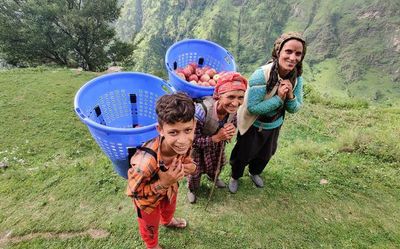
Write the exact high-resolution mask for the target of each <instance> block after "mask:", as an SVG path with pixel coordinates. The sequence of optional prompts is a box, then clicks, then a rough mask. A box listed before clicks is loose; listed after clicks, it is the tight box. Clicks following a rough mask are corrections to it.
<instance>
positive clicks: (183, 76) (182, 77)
mask: <svg viewBox="0 0 400 249" xmlns="http://www.w3.org/2000/svg"><path fill="white" fill-rule="evenodd" d="M177 75H178V76H179V78H181V79H183V80H186V77H185V75H184V74H183V73H177Z"/></svg>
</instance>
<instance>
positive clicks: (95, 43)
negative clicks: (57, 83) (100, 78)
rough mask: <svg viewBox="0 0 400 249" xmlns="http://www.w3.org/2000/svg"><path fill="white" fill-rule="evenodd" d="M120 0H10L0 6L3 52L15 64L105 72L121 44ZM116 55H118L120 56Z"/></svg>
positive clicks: (0, 47) (0, 32)
mask: <svg viewBox="0 0 400 249" xmlns="http://www.w3.org/2000/svg"><path fill="white" fill-rule="evenodd" d="M117 3H118V0H90V1H89V0H53V1H47V0H19V1H16V0H15V1H12V0H5V1H4V3H3V4H2V5H1V6H0V22H1V23H2V25H1V26H0V50H1V52H2V53H3V54H4V55H5V60H6V61H7V62H8V63H10V64H14V65H24V64H29V65H32V64H33V65H34V64H41V63H48V62H53V63H57V64H60V65H67V66H76V65H80V66H81V67H82V68H83V69H85V70H91V71H98V70H102V69H103V68H104V67H105V66H106V64H107V63H108V62H109V61H110V58H109V57H107V49H108V48H109V47H110V45H111V44H119V45H121V44H120V43H117V41H116V39H115V38H114V37H115V31H114V29H113V27H111V25H110V24H111V23H112V22H114V21H116V19H117V18H118V16H119V11H120V8H119V7H118V5H117ZM115 57H116V56H114V58H115Z"/></svg>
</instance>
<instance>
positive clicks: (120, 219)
mask: <svg viewBox="0 0 400 249" xmlns="http://www.w3.org/2000/svg"><path fill="white" fill-rule="evenodd" d="M95 76H96V74H94V73H77V72H75V71H71V70H67V69H52V68H39V69H22V70H11V71H1V72H0V89H1V91H0V117H1V119H0V129H1V131H2V135H1V136H0V162H7V164H8V165H9V166H8V168H6V169H2V170H0V210H1V212H0V248H2V247H4V248H144V246H143V243H142V242H141V239H140V236H139V235H138V232H137V224H136V216H135V211H134V209H133V207H132V204H131V201H130V200H129V199H128V198H127V197H126V196H125V194H124V191H125V184H126V182H125V181H124V180H123V179H122V178H121V177H119V176H117V175H116V174H115V173H114V172H113V169H112V166H111V164H110V161H109V160H108V159H107V158H106V156H105V155H104V154H103V153H102V152H101V150H100V149H99V148H98V146H97V145H96V144H95V142H94V141H93V139H92V138H91V136H90V134H89V132H88V130H87V128H86V127H85V125H83V124H82V123H81V122H80V121H79V119H78V118H77V117H76V115H75V114H74V112H73V98H74V95H75V93H76V91H77V90H78V89H79V87H80V86H82V85H83V84H84V83H85V82H86V81H88V80H89V79H91V78H93V77H95ZM399 127H400V109H398V108H397V107H387V108H384V107H379V106H370V107H368V106H364V107H362V108H358V107H357V106H354V105H351V104H348V105H336V106H335V105H334V103H331V105H327V104H326V103H320V102H315V104H312V103H311V102H310V99H309V98H307V99H306V103H305V106H304V108H303V109H302V111H301V112H300V113H298V114H296V115H287V116H286V121H285V125H284V127H283V128H282V130H281V137H280V140H279V149H278V152H277V154H276V155H275V156H274V157H273V159H272V160H271V162H270V165H269V166H268V168H267V169H266V170H265V171H264V173H263V175H262V176H263V178H264V179H265V183H266V186H265V188H263V189H257V188H255V187H254V185H253V184H252V183H251V180H250V179H249V178H248V177H243V178H242V179H241V180H240V189H239V192H238V193H237V194H235V195H232V194H229V193H228V191H227V190H221V189H218V190H216V191H215V192H214V196H213V199H212V202H211V204H210V205H209V208H208V210H207V211H205V210H204V207H205V205H206V199H207V196H208V192H209V190H210V187H211V183H210V182H208V181H207V180H205V179H204V180H203V182H202V187H201V190H203V191H202V193H200V194H199V199H198V203H196V204H195V205H190V204H188V203H187V200H186V192H187V190H186V188H185V183H182V184H181V185H180V195H179V199H178V207H177V215H178V216H184V217H186V218H187V219H188V220H189V222H190V225H189V227H188V229H187V230H185V231H176V230H167V229H165V228H161V231H160V243H161V245H163V246H164V247H165V248H230V249H231V248H238V249H239V248H240V249H242V248H399V247H400V225H399V224H400V209H399V206H400V191H399V189H400V153H399V151H400V148H399V143H398V138H399V137H400V129H399ZM232 146H233V144H229V145H228V150H227V152H228V154H229V153H230V150H231V149H232ZM229 174H230V169H229V167H228V166H226V167H225V168H224V170H223V172H222V178H223V179H224V180H226V181H227V180H228V179H229ZM321 179H326V180H328V183H327V184H325V185H321V184H320V180H321ZM90 229H97V230H99V231H103V232H105V233H108V236H106V237H104V238H97V239H95V238H92V237H90V236H88V235H85V234H87V232H88V231H89V230H90ZM7 234H9V236H8V237H7V236H6V235H7ZM74 235H75V236H74Z"/></svg>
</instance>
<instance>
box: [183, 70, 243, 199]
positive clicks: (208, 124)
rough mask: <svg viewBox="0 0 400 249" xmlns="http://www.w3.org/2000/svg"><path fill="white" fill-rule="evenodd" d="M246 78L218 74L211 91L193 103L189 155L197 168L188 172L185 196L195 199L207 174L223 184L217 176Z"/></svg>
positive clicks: (219, 185) (230, 135)
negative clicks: (194, 126)
mask: <svg viewBox="0 0 400 249" xmlns="http://www.w3.org/2000/svg"><path fill="white" fill-rule="evenodd" d="M246 88H247V80H246V79H245V78H244V77H243V76H242V75H240V74H239V73H237V72H225V73H222V74H221V75H220V77H219V78H218V81H217V84H216V86H215V90H214V95H213V96H212V97H206V98H204V99H202V101H201V102H200V103H197V104H196V113H195V117H196V119H197V125H196V130H195V139H194V142H193V150H192V157H193V160H194V161H195V163H196V164H197V168H196V172H195V173H194V174H192V175H189V176H188V188H189V192H188V200H189V202H190V203H194V202H195V201H196V195H195V192H196V190H198V189H199V187H200V180H201V176H202V175H203V174H206V175H207V176H208V178H209V179H210V180H213V179H214V178H215V177H217V181H216V183H215V184H216V186H217V187H219V188H224V187H226V185H225V183H224V182H223V181H222V180H221V179H219V178H218V174H219V172H221V168H222V166H223V165H224V164H225V160H226V159H225V152H224V150H225V141H227V140H230V139H231V138H232V137H233V136H234V135H235V132H236V112H237V110H238V108H239V106H240V105H241V104H242V103H243V98H244V93H245V91H246Z"/></svg>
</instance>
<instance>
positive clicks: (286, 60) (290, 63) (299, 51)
mask: <svg viewBox="0 0 400 249" xmlns="http://www.w3.org/2000/svg"><path fill="white" fill-rule="evenodd" d="M302 55H303V44H302V43H301V42H300V41H298V40H295V39H292V40H289V41H287V42H286V43H285V44H284V45H283V47H282V49H281V51H280V52H279V57H278V62H279V70H278V71H279V75H280V76H281V77H285V76H286V75H287V74H288V73H290V72H291V71H292V70H293V69H294V68H295V67H296V65H297V63H299V62H300V61H301V57H302Z"/></svg>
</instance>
